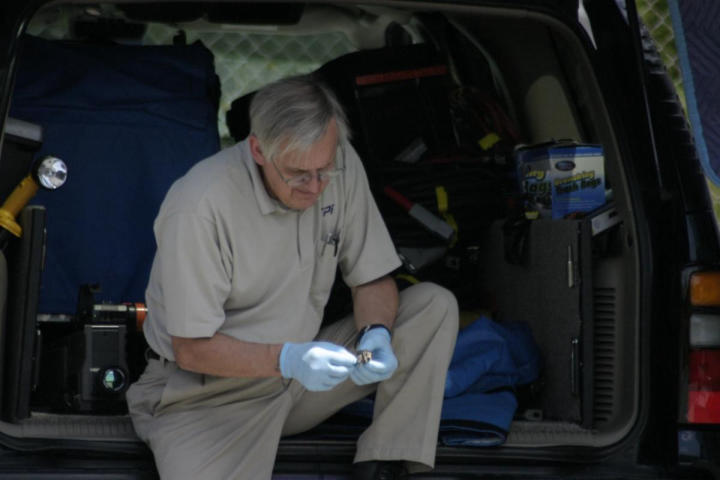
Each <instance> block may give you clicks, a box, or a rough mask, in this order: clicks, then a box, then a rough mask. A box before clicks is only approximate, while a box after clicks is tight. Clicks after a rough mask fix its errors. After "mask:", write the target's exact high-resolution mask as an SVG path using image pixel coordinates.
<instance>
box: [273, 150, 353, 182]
mask: <svg viewBox="0 0 720 480" xmlns="http://www.w3.org/2000/svg"><path fill="white" fill-rule="evenodd" d="M344 158H345V149H344V147H343V146H342V143H340V145H339V146H338V148H337V151H336V152H335V158H334V159H333V163H332V165H330V166H329V167H326V168H323V169H320V170H317V172H316V173H312V172H304V173H301V174H300V175H296V176H294V177H290V178H285V176H284V175H283V174H282V172H281V171H280V168H278V166H277V164H276V163H275V161H274V160H273V159H271V160H270V163H272V165H273V167H275V171H276V172H277V174H278V175H279V176H280V178H281V179H282V181H283V182H285V184H286V185H287V186H288V187H290V188H297V187H302V186H303V185H307V184H308V183H310V182H311V181H312V179H313V177H316V178H317V181H318V183H324V182H329V181H330V180H332V179H333V178H335V177H337V176H338V175H340V174H341V173H342V171H343V170H345V168H343V167H338V166H337V161H338V159H341V160H344Z"/></svg>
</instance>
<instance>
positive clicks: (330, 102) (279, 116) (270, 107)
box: [250, 75, 349, 160]
mask: <svg viewBox="0 0 720 480" xmlns="http://www.w3.org/2000/svg"><path fill="white" fill-rule="evenodd" d="M333 118H334V119H335V122H336V124H337V128H338V142H339V143H343V142H345V141H347V140H348V139H349V131H348V127H347V117H346V116H345V112H344V111H343V108H342V106H341V105H340V102H339V101H338V99H337V97H336V96H335V94H334V93H333V92H332V91H331V90H330V89H329V88H328V87H326V86H325V85H323V84H322V83H321V82H319V81H318V80H317V78H315V77H314V76H312V75H300V76H296V77H289V78H285V79H282V80H278V81H276V82H273V83H271V84H269V85H266V86H265V87H263V88H261V89H260V90H258V92H257V93H256V94H255V96H254V97H253V99H252V101H251V102H250V131H251V133H253V134H254V135H255V136H256V137H257V139H258V141H259V143H260V145H261V147H262V149H263V155H265V156H266V158H268V159H269V160H272V159H273V158H274V157H275V156H276V155H280V154H282V153H285V152H290V151H300V152H303V151H306V150H308V149H309V148H310V146H311V145H312V144H313V143H315V142H317V141H318V140H320V139H321V138H322V136H323V135H324V134H325V132H326V131H327V127H328V125H329V124H330V121H331V120H332V119H333Z"/></svg>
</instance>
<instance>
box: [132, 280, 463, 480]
mask: <svg viewBox="0 0 720 480" xmlns="http://www.w3.org/2000/svg"><path fill="white" fill-rule="evenodd" d="M457 328H458V308H457V302H456V300H455V298H454V296H453V295H452V294H451V293H450V292H448V291H447V290H445V289H443V288H441V287H438V286H436V285H433V284H429V283H422V284H418V285H415V286H412V287H410V288H408V289H406V290H404V291H402V292H400V307H399V311H398V318H397V319H396V322H395V327H394V332H393V338H392V344H393V349H394V351H395V355H396V356H397V358H398V364H399V366H398V369H397V370H396V371H395V373H394V375H393V376H392V377H391V378H390V379H388V380H386V381H384V382H381V383H379V384H372V385H365V386H358V385H355V384H354V383H353V382H352V380H350V379H348V380H347V381H345V382H343V383H342V384H341V385H338V386H337V387H335V388H334V389H333V390H330V391H327V392H310V391H307V390H305V389H304V388H303V387H302V385H301V384H300V383H298V382H296V381H294V380H290V381H289V380H284V379H282V378H260V379H237V378H235V379H233V378H219V377H211V376H209V375H201V374H195V373H191V372H187V371H184V370H181V369H179V368H178V367H177V366H176V364H175V363H174V362H168V361H158V360H150V362H149V363H148V366H147V368H146V370H145V372H144V373H143V375H142V376H141V377H140V379H139V380H138V381H137V382H136V383H135V384H133V385H132V386H131V387H130V389H129V390H128V392H127V400H128V406H129V409H130V414H131V417H132V420H133V424H134V426H135V429H136V431H137V433H138V435H139V437H140V438H141V439H143V440H144V441H146V442H147V443H148V445H149V446H150V448H151V449H152V451H153V454H154V456H155V461H156V464H157V468H158V471H159V473H160V476H161V477H162V478H167V479H173V480H176V479H184V478H187V479H198V478H203V479H208V480H211V479H222V480H225V479H252V480H255V479H269V478H271V476H272V469H273V465H274V462H275V455H276V452H277V447H278V443H279V440H280V437H281V436H285V435H293V434H297V433H300V432H303V431H305V430H308V429H310V428H312V427H314V426H316V425H318V424H319V423H321V422H322V421H323V420H325V419H327V418H328V417H330V416H331V415H333V414H334V413H336V412H337V411H338V410H340V409H341V408H342V407H344V406H345V405H347V404H349V403H352V402H354V401H357V400H359V399H361V398H363V397H365V396H366V395H368V394H370V393H371V392H372V391H373V390H376V389H377V393H376V397H375V411H374V414H373V420H372V423H371V425H370V426H369V427H368V428H367V430H365V432H364V433H363V434H362V435H361V436H360V438H359V440H358V443H357V451H356V456H355V461H356V462H358V461H364V460H405V461H407V462H409V463H408V464H409V465H410V466H411V468H412V469H428V468H432V467H433V466H434V462H435V449H436V444H437V435H438V427H439V421H440V410H441V407H442V399H443V391H444V388H445V374H446V372H447V367H448V364H449V362H450V357H451V355H452V351H453V348H454V345H455V339H456V337H457ZM356 335H357V333H356V328H355V325H354V323H353V319H352V317H347V318H345V319H343V320H341V321H339V322H336V323H334V324H332V325H330V326H328V327H327V328H324V329H323V330H322V331H321V332H320V334H319V335H318V339H323V340H327V341H330V342H333V343H336V344H340V345H345V346H349V347H352V346H353V343H354V341H355V338H356Z"/></svg>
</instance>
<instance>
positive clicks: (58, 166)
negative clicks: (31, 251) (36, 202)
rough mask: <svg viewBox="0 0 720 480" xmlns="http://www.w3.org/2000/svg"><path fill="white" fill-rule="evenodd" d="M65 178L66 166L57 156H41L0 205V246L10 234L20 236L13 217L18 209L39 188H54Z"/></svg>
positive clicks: (18, 211)
mask: <svg viewBox="0 0 720 480" xmlns="http://www.w3.org/2000/svg"><path fill="white" fill-rule="evenodd" d="M65 180H67V166H66V165H65V162H63V161H62V160H60V159H59V158H57V157H53V156H47V157H43V158H41V159H40V160H39V161H38V162H37V163H36V164H35V166H34V168H33V169H32V172H31V173H30V174H29V175H28V176H27V177H25V178H23V179H22V180H21V181H20V183H19V184H18V185H17V187H15V190H13V191H12V193H11V194H10V196H9V197H8V198H7V199H6V200H5V203H3V205H2V207H0V247H4V246H5V244H6V243H7V240H8V239H9V238H10V235H14V236H16V237H21V236H22V227H20V224H18V223H17V221H16V220H15V218H16V217H17V215H18V213H20V210H22V209H23V208H24V207H25V205H27V203H28V202H29V201H30V199H31V198H32V197H33V196H34V195H35V193H37V191H38V189H39V188H41V187H42V188H44V189H45V190H55V189H57V188H60V187H61V186H62V185H63V184H64V183H65Z"/></svg>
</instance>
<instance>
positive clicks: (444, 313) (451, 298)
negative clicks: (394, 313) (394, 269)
mask: <svg viewBox="0 0 720 480" xmlns="http://www.w3.org/2000/svg"><path fill="white" fill-rule="evenodd" d="M399 316H400V317H402V316H408V317H417V316H419V317H422V321H423V322H434V323H436V325H437V328H443V329H449V330H453V331H457V329H458V316H459V314H458V303H457V299H456V298H455V295H454V294H453V293H452V292H451V291H450V290H448V289H446V288H445V287H441V286H440V285H437V284H435V283H432V282H422V283H418V284H415V285H413V286H411V287H408V288H407V289H405V290H403V291H402V292H400V315H399Z"/></svg>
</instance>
